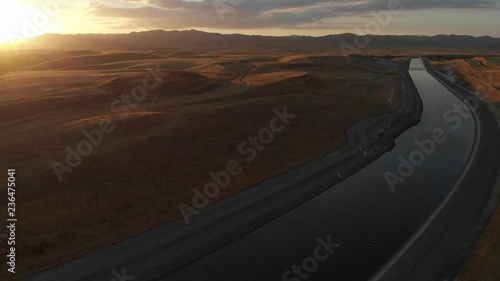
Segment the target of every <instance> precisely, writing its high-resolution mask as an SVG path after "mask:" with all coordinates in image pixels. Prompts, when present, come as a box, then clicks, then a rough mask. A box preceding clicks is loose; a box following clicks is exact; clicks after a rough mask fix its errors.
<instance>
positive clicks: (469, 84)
mask: <svg viewBox="0 0 500 281" xmlns="http://www.w3.org/2000/svg"><path fill="white" fill-rule="evenodd" d="M435 59H437V60H436V61H435V62H434V65H435V66H436V67H437V68H438V69H439V70H440V71H441V72H443V73H445V74H447V75H448V76H449V77H450V78H451V79H455V81H456V82H457V83H459V84H461V85H462V86H464V87H466V88H467V89H469V90H471V91H477V92H479V93H480V94H481V95H482V96H483V97H484V98H485V100H487V101H488V102H489V103H491V104H492V105H493V106H494V107H495V109H496V112H497V114H498V115H500V83H499V81H500V57H471V58H467V57H466V58H449V57H446V58H443V57H437V58H435ZM499 264H500V207H498V208H497V210H496V211H495V213H494V214H493V216H492V217H491V219H490V221H489V224H488V225H487V226H486V228H485V230H484V232H483V234H482V235H481V238H480V240H479V242H478V244H477V245H476V247H475V250H474V253H473V255H472V258H471V259H470V260H469V261H468V263H467V265H466V266H465V268H464V269H463V270H462V272H461V274H460V276H459V280H460V281H476V280H480V281H496V280H500V268H499V266H498V265H499Z"/></svg>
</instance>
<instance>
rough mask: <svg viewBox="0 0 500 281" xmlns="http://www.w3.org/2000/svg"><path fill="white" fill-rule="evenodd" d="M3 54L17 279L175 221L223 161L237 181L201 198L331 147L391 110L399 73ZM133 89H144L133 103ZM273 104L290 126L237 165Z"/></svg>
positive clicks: (242, 58)
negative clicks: (58, 166)
mask: <svg viewBox="0 0 500 281" xmlns="http://www.w3.org/2000/svg"><path fill="white" fill-rule="evenodd" d="M2 55H3V56H5V57H9V60H8V61H2V64H1V66H0V128H1V130H0V139H1V142H0V151H2V159H3V160H2V162H1V163H2V164H1V165H2V167H0V168H1V169H2V170H4V171H5V170H6V169H8V168H16V170H17V182H18V187H17V188H18V192H17V196H18V198H17V202H18V219H19V221H20V222H22V223H19V226H18V229H17V233H18V240H19V241H20V243H19V251H18V259H19V260H20V261H22V265H20V271H19V272H18V273H17V274H16V278H21V277H23V276H25V275H27V274H30V273H33V272H37V271H40V270H42V269H45V268H48V267H51V266H54V265H56V264H59V263H61V262H64V261H68V260H70V259H73V258H75V257H78V256H81V255H83V254H85V253H88V252H91V251H94V250H97V249H99V248H102V247H106V246H109V245H111V244H113V243H116V242H118V241H120V240H123V239H126V238H128V237H131V236H133V235H136V234H139V233H141V232H144V231H146V230H148V229H151V228H154V227H157V226H159V225H161V224H163V223H166V222H169V221H172V220H176V219H179V218H180V216H181V214H180V212H179V210H178V205H179V204H180V203H186V204H190V203H191V201H192V197H193V192H192V189H193V188H195V187H198V188H200V187H203V185H205V184H206V183H207V182H209V181H210V180H211V179H210V177H209V172H210V171H220V170H222V169H224V167H225V165H226V163H227V162H228V161H229V160H237V161H238V162H240V163H242V173H241V174H240V175H239V176H237V177H234V178H233V179H232V180H231V184H230V186H229V187H228V188H226V189H224V190H222V191H221V194H220V195H219V196H218V197H217V198H216V200H213V202H215V201H217V200H221V199H223V198H225V197H227V196H230V195H231V194H234V193H236V192H239V191H241V190H243V189H245V188H248V187H251V186H254V185H256V184H258V183H260V182H262V181H264V180H266V179H268V178H271V177H275V176H278V175H280V174H283V173H285V172H286V171H288V170H290V169H292V168H294V167H297V166H300V165H303V164H305V163H307V162H309V161H312V160H314V159H317V158H319V157H321V156H323V155H325V154H326V153H328V152H330V151H333V150H335V149H337V148H338V147H340V146H341V145H343V144H344V143H345V132H346V130H347V128H349V127H350V126H351V125H352V124H353V123H354V122H356V121H358V120H360V119H362V118H364V117H367V116H370V115H373V114H377V113H381V112H389V111H394V110H396V109H397V107H398V106H399V102H400V96H399V94H400V87H401V81H400V79H399V75H398V74H397V69H398V68H399V67H400V65H401V64H400V61H396V60H394V61H393V60H390V59H377V58H370V59H366V60H365V63H364V64H363V65H357V64H348V63H347V62H346V60H345V58H343V57H334V56H327V55H311V54H308V55H297V54H290V55H287V54H281V55H277V54H268V55H263V54H221V53H201V52H196V53H193V52H187V51H154V50H152V51H144V52H142V53H137V52H136V53H129V52H119V51H112V52H103V53H98V52H93V51H78V52H76V51H57V52H56V51H40V53H35V52H26V53H24V54H23V53H18V54H15V55H11V56H9V55H5V54H2ZM23 55H24V56H25V57H23ZM148 66H149V68H148ZM145 79H146V83H148V84H147V85H149V86H148V88H149V90H146V91H145V94H144V98H143V99H142V98H141V102H134V100H131V96H132V93H134V89H135V88H136V87H140V86H141V85H142V86H144V85H145V84H144V83H145V82H144V80H145ZM155 81H156V82H158V84H157V86H156V87H151V85H154V84H155V83H154V82H155ZM136 94H140V92H137V93H136ZM285 106H286V107H287V109H288V111H289V112H290V113H293V114H295V115H297V117H296V119H294V120H293V121H292V122H291V123H290V124H289V125H288V126H287V127H286V129H285V130H284V131H283V132H282V133H279V134H277V135H276V136H275V139H274V140H273V141H272V142H271V143H269V144H266V145H265V150H263V151H261V152H259V153H258V154H257V156H256V158H255V160H253V161H252V162H250V163H247V161H246V158H247V157H248V156H244V155H241V154H240V153H238V146H239V145H240V144H241V143H242V142H244V141H245V140H247V138H248V137H249V136H255V135H257V134H258V133H259V131H260V129H262V128H265V127H267V126H269V121H270V119H271V118H272V117H273V116H274V113H273V109H274V108H276V109H279V110H282V109H283V107H285ZM117 109H118V110H117ZM102 124H107V128H108V129H109V127H111V126H112V127H113V130H112V132H109V133H103V134H102V138H101V141H100V142H99V144H98V145H96V146H93V148H92V151H91V153H90V154H88V155H87V156H84V157H81V158H82V159H81V163H80V164H79V165H75V167H72V168H71V172H66V173H64V174H63V175H62V178H63V181H62V182H60V181H59V180H58V177H57V176H56V174H55V172H54V170H53V167H52V165H53V163H54V161H57V162H59V163H69V162H67V161H66V159H65V158H66V157H67V155H68V151H67V149H68V148H69V149H73V150H75V149H77V148H78V145H79V144H80V143H81V142H82V141H85V140H88V137H87V135H88V134H89V133H88V132H91V134H92V132H93V133H95V132H96V130H99V129H100V128H101V126H102ZM93 136H94V138H96V136H98V134H97V135H95V134H94V135H93ZM331 139H333V140H334V141H333V143H331ZM0 181H1V183H0V184H1V186H5V184H4V178H2V179H1V180H0ZM6 204H7V202H6V197H5V196H3V197H1V198H0V206H1V207H2V208H4V207H6ZM4 216H5V213H3V214H2V217H1V219H5V217H4ZM5 259H6V257H5V256H3V257H1V258H0V261H1V262H2V263H4V262H6V260H5ZM1 278H2V280H4V279H3V278H6V276H1Z"/></svg>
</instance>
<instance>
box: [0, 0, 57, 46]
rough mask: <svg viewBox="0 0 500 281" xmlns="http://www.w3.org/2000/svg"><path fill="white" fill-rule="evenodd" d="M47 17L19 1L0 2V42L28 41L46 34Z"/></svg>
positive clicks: (3, 0) (7, 0) (2, 0)
mask: <svg viewBox="0 0 500 281" xmlns="http://www.w3.org/2000/svg"><path fill="white" fill-rule="evenodd" d="M48 22H49V15H48V14H47V13H45V12H43V11H40V10H38V9H35V8H33V7H31V6H28V5H25V4H23V3H22V2H21V1H19V0H1V1H0V42H10V41H16V40H22V39H28V38H32V37H36V36H39V35H42V34H44V33H45V32H46V29H47V25H48Z"/></svg>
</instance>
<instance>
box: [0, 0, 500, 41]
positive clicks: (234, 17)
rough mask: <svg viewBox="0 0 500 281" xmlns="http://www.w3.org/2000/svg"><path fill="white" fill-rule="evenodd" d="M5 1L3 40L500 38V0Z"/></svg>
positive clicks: (0, 25)
mask: <svg viewBox="0 0 500 281" xmlns="http://www.w3.org/2000/svg"><path fill="white" fill-rule="evenodd" d="M397 1H398V0H361V1H356V0H354V1H347V0H336V1H321V0H320V1H316V0H191V1H188V0H184V1H182V0H90V1H86V0H83V1H62V0H1V2H0V42H1V41H9V40H14V39H23V38H30V37H33V36H37V35H40V34H43V33H47V32H51V33H128V32H132V31H143V30H151V29H165V30H171V29H192V28H193V29H199V30H203V31H213V32H221V33H243V34H265V35H292V34H300V35H325V34H334V33H345V32H351V33H357V34H359V33H365V32H366V31H367V29H366V28H365V27H366V26H367V25H369V23H370V22H372V23H373V22H374V20H375V19H374V17H373V15H372V14H371V12H374V13H378V14H385V15H390V18H388V17H384V18H382V20H384V22H383V23H384V25H385V26H383V25H380V24H379V25H378V26H379V27H380V29H379V30H377V29H372V31H370V30H368V33H374V34H414V35H435V34H465V35H475V36H481V35H490V36H494V37H500V29H499V28H498V15H499V14H500V4H499V2H500V1H499V0H469V1H463V0H436V1H434V0H401V2H399V4H400V9H401V11H400V12H397V13H395V12H394V11H392V12H389V10H388V5H390V3H392V5H397V3H398V2H397Z"/></svg>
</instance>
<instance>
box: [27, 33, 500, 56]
mask: <svg viewBox="0 0 500 281" xmlns="http://www.w3.org/2000/svg"><path fill="white" fill-rule="evenodd" d="M367 38H369V41H367ZM355 42H358V45H356V43H355ZM341 46H343V47H344V49H351V50H353V49H354V48H356V49H363V48H364V47H365V46H366V47H368V48H419V49H421V48H452V49H483V50H484V49H488V50H500V38H493V37H489V36H482V37H473V36H462V35H437V36H414V35H405V36H396V35H369V36H366V37H360V36H357V35H355V34H350V33H346V34H337V35H327V36H322V37H310V36H284V37H273V36H256V35H241V34H219V33H207V32H202V31H198V30H186V31H163V30H152V31H144V32H132V33H129V34H76V35H73V34H72V35H63V34H45V35H42V36H40V37H37V38H34V39H30V40H28V41H27V42H25V43H24V44H23V45H22V48H23V49H52V48H56V49H59V48H61V47H62V48H70V49H93V50H110V49H125V50H133V49H141V50H144V49H177V50H178V49H190V50H212V51H213V50H221V51H231V50H240V51H259V50H266V51H279V52H283V51H295V52H296V51H299V52H318V51H341Z"/></svg>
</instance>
